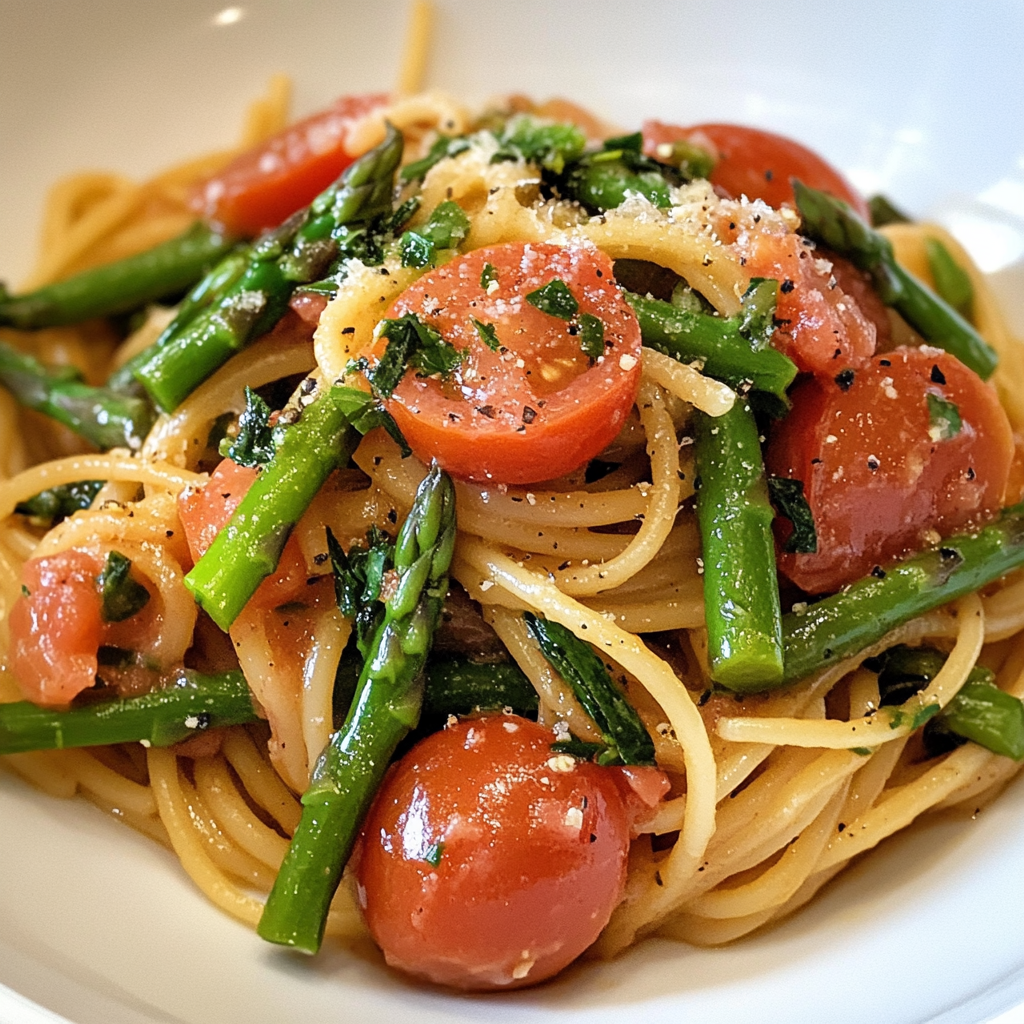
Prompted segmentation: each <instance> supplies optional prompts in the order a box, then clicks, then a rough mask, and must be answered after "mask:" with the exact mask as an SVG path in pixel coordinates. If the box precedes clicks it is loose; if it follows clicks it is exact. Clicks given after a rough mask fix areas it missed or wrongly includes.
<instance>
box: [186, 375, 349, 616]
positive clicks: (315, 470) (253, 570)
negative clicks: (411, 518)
mask: <svg viewBox="0 0 1024 1024" xmlns="http://www.w3.org/2000/svg"><path fill="white" fill-rule="evenodd" d="M368 402H369V396H368V395H367V394H365V393H364V392H362V391H357V390H356V389H354V388H348V387H340V386H329V387H327V388H326V389H324V390H323V391H321V393H320V394H319V396H317V398H316V399H315V401H313V402H311V403H310V404H309V405H307V406H306V407H305V408H304V409H303V410H302V412H301V415H299V417H298V419H297V420H294V421H288V422H284V423H280V422H279V423H278V425H277V426H276V427H275V428H274V455H273V457H272V458H271V460H270V461H269V462H268V463H267V464H266V465H265V466H264V467H263V470H262V471H261V472H260V475H259V476H258V477H257V478H256V480H255V482H254V483H253V485H252V487H251V488H250V489H249V491H248V492H247V493H246V495H245V497H244V498H243V499H242V501H241V503H240V504H239V506H238V508H237V509H236V510H235V513H234V515H233V516H232V517H231V520H230V521H229V522H228V525H227V526H226V527H225V528H224V529H223V530H221V531H220V533H219V534H217V537H216V539H215V540H214V542H213V543H212V544H211V545H210V547H209V549H208V550H207V551H206V553H205V554H204V555H203V557H202V558H200V559H199V561H198V562H197V563H196V564H195V566H194V567H193V569H192V571H191V572H189V573H188V575H187V576H186V577H185V586H186V587H187V588H188V590H189V591H190V593H191V594H192V595H193V597H194V598H195V600H196V603H197V604H198V605H199V606H200V607H201V608H202V609H203V610H204V611H205V612H206V613H207V614H208V615H209V616H210V618H212V619H213V621H214V622H216V623H217V625H218V626H220V628H221V629H224V630H227V629H229V628H230V627H231V624H232V623H233V622H234V621H235V619H236V618H237V617H238V615H239V613H240V612H241V610H242V609H243V608H244V607H245V605H246V603H247V602H248V601H249V598H250V597H252V595H253V594H254V593H255V592H256V588H257V587H258V586H259V585H260V583H262V582H263V580H264V579H266V577H267V576H269V575H270V574H271V573H272V572H273V571H274V570H275V569H276V568H277V563H278V560H279V559H280V557H281V551H282V549H283V548H284V545H285V541H287V539H288V536H289V534H290V533H291V531H292V528H293V527H294V526H295V524H296V522H298V519H299V517H300V516H301V515H302V513H303V512H305V511H306V509H307V508H308V507H309V503H310V502H311V501H312V500H313V497H314V496H315V495H316V493H317V491H319V490H320V488H321V486H323V483H324V481H325V480H326V479H327V477H328V476H329V475H330V473H331V471H332V470H334V469H336V468H337V467H338V466H342V465H344V464H345V463H346V462H348V459H349V456H350V455H351V454H352V451H353V450H354V449H355V446H356V444H357V443H358V440H359V433H358V431H357V430H356V429H355V427H353V426H352V423H351V421H352V419H353V418H354V417H355V416H357V415H358V414H360V413H362V412H364V411H365V409H366V406H367V403H368Z"/></svg>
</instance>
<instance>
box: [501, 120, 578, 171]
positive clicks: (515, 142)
mask: <svg viewBox="0 0 1024 1024" xmlns="http://www.w3.org/2000/svg"><path fill="white" fill-rule="evenodd" d="M496 138H497V140H498V146H499V149H498V151H497V152H496V153H495V154H494V156H493V157H492V158H491V162H492V163H498V162H500V161H501V160H518V159H522V160H526V161H528V162H529V163H533V164H540V166H541V167H543V168H544V169H545V170H547V171H552V172H553V173H555V174H561V173H562V171H563V170H564V168H565V165H566V164H567V163H569V162H570V161H572V160H576V159H577V158H578V157H579V156H580V155H581V154H582V153H583V150H584V149H585V148H586V145H587V139H586V136H585V135H584V134H583V132H582V131H581V130H580V129H579V128H577V127H576V125H574V124H541V123H540V122H538V121H535V120H534V119H533V118H531V117H525V116H521V117H515V118H512V119H511V120H510V121H509V122H508V123H507V124H506V125H505V128H504V130H503V131H502V132H501V133H499V134H498V135H497V136H496Z"/></svg>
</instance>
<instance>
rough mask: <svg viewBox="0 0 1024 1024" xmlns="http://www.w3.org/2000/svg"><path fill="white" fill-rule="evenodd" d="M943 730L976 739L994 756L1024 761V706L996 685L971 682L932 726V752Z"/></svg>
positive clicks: (927, 735) (928, 733) (928, 731)
mask: <svg viewBox="0 0 1024 1024" xmlns="http://www.w3.org/2000/svg"><path fill="white" fill-rule="evenodd" d="M943 731H946V732H950V733H953V734H954V735H956V736H959V737H961V738H962V739H963V740H972V741H973V742H975V743H977V744H979V745H980V746H983V747H984V748H985V749H986V750H991V751H992V752H993V753H994V754H1001V755H1003V756H1004V757H1011V758H1013V759H1014V760H1015V761H1021V760H1024V703H1022V702H1021V701H1020V700H1019V699H1018V698H1017V697H1014V696H1013V695H1012V694H1009V693H1007V692H1006V691H1005V690H1001V689H999V687H998V686H996V685H995V683H994V682H989V681H971V680H970V679H968V681H967V682H966V683H964V685H963V686H962V687H961V688H960V692H959V693H958V694H957V695H956V696H955V697H954V698H953V699H952V700H951V701H950V702H949V704H947V705H946V707H945V708H944V709H943V711H942V714H941V715H940V716H938V717H937V718H936V719H934V720H933V721H932V722H930V723H929V725H928V728H927V729H926V730H925V742H926V744H927V745H929V748H930V749H931V746H932V743H929V741H930V740H931V741H932V742H934V740H935V739H936V738H938V737H939V736H940V735H941V733H942V732H943Z"/></svg>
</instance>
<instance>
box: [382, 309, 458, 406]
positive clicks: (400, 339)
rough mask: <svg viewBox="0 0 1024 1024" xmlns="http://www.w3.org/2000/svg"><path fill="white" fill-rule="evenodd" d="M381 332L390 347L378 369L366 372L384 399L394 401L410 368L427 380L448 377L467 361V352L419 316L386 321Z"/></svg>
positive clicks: (385, 351)
mask: <svg viewBox="0 0 1024 1024" xmlns="http://www.w3.org/2000/svg"><path fill="white" fill-rule="evenodd" d="M378 331H379V333H380V336H381V337H383V338H387V340H388V344H387V347H386V348H385V349H384V354H383V355H382V356H381V358H380V362H379V363H378V364H377V366H376V367H375V368H374V369H372V370H371V369H369V368H366V369H364V371H363V372H364V373H365V375H366V378H367V379H368V380H369V382H370V385H371V387H372V388H373V390H374V392H375V393H376V394H377V395H379V396H380V397H382V398H390V397H391V395H392V394H393V393H394V390H395V388H396V387H398V382H399V381H400V380H401V379H402V377H403V376H404V374H405V371H406V369H407V368H409V367H412V368H413V369H416V370H419V371H420V374H421V376H424V377H429V376H432V375H433V374H440V375H441V376H442V377H447V376H448V375H449V374H451V373H452V372H453V371H454V370H455V368H456V367H457V366H458V365H459V364H460V363H461V362H462V360H463V359H464V358H465V353H464V352H460V351H458V350H457V349H456V348H455V347H454V346H453V345H450V344H449V343H448V342H446V341H445V340H444V339H443V338H442V337H441V335H440V334H439V333H438V332H437V331H435V330H434V328H433V327H430V326H429V325H428V324H425V323H423V321H422V320H420V318H419V317H418V316H416V314H415V313H406V314H405V316H402V317H398V318H397V319H393V320H382V321H381V323H380V326H379V327H378Z"/></svg>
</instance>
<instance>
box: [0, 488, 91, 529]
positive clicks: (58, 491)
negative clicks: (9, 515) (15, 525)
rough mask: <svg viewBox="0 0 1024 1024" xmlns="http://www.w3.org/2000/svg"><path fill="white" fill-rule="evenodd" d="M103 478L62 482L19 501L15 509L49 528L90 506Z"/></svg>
mask: <svg viewBox="0 0 1024 1024" xmlns="http://www.w3.org/2000/svg"><path fill="white" fill-rule="evenodd" d="M103 483H104V481H102V480H79V481H77V482H75V483H72V484H60V485H59V486H57V487H50V488H47V490H45V491H40V492H39V493H38V494H34V495H32V497H31V498H28V499H26V500H25V501H19V502H18V504H17V505H15V506H14V511H15V512H17V513H18V514H19V515H23V516H30V517H31V518H32V519H33V520H34V521H35V523H36V524H37V525H39V526H45V527H46V528H47V529H49V528H50V527H52V526H54V525H55V524H57V523H59V522H60V521H61V520H62V519H66V518H67V517H68V516H70V515H72V514H74V513H75V512H78V511H79V510H81V509H83V508H88V507H89V506H90V505H91V504H92V502H93V499H94V498H95V497H96V495H97V494H99V491H100V488H101V487H102V486H103Z"/></svg>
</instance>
